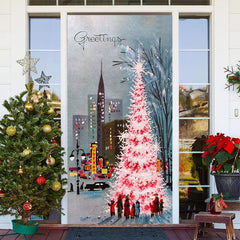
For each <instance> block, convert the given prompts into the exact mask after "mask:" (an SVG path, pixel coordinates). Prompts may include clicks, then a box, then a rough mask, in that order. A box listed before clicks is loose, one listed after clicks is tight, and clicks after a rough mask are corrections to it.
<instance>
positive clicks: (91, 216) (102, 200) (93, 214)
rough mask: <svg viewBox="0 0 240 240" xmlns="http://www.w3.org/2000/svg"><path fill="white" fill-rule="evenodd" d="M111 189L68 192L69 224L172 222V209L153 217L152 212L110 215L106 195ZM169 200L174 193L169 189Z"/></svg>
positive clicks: (170, 200)
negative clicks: (127, 216) (136, 215)
mask: <svg viewBox="0 0 240 240" xmlns="http://www.w3.org/2000/svg"><path fill="white" fill-rule="evenodd" d="M108 192H109V189H105V190H99V191H81V192H80V194H79V195H77V194H76V192H69V193H68V222H69V224H163V223H165V224H166V223H172V210H171V207H170V208H169V209H165V210H164V212H163V214H162V215H160V216H154V217H152V218H151V216H150V213H149V215H147V214H140V216H139V218H134V219H131V218H130V219H125V217H124V216H123V217H122V218H120V219H119V218H118V217H117V211H116V216H113V217H110V210H109V206H108V205H107V203H108V201H107V198H106V196H107V195H108ZM168 199H169V202H172V193H171V191H170V190H168Z"/></svg>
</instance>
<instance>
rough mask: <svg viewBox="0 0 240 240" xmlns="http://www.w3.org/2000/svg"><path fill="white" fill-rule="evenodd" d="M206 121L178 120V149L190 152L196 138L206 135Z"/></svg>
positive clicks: (207, 121)
mask: <svg viewBox="0 0 240 240" xmlns="http://www.w3.org/2000/svg"><path fill="white" fill-rule="evenodd" d="M208 125H209V120H208V119H180V120H179V138H180V139H179V149H180V151H191V150H192V144H193V143H194V142H195V138H196V137H202V135H208V127H209V126H208Z"/></svg>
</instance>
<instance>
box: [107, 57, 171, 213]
mask: <svg viewBox="0 0 240 240" xmlns="http://www.w3.org/2000/svg"><path fill="white" fill-rule="evenodd" d="M133 70H134V73H135V76H136V79H135V81H134V87H133V89H132V92H131V96H132V98H131V106H130V113H129V116H128V117H129V119H130V122H129V127H128V131H127V132H125V133H123V134H122V135H121V138H122V140H123V146H122V154H121V156H120V162H119V164H118V166H117V168H116V181H115V183H114V186H113V190H112V192H111V196H112V197H114V199H115V200H117V199H118V197H119V195H121V196H122V197H124V196H126V195H129V200H130V203H135V202H136V200H139V201H140V206H141V213H150V203H152V201H153V198H154V194H156V193H157V194H158V196H159V198H160V199H163V201H164V207H166V204H167V199H166V194H165V193H166V186H165V183H164V181H163V178H162V176H161V173H160V172H158V171H157V152H158V147H157V145H156V143H155V142H154V136H153V134H152V132H151V121H150V119H149V115H150V112H149V110H148V108H147V102H146V98H145V93H144V84H143V81H142V73H143V72H144V67H143V63H142V62H141V61H140V58H139V57H138V61H137V63H135V65H134V67H133Z"/></svg>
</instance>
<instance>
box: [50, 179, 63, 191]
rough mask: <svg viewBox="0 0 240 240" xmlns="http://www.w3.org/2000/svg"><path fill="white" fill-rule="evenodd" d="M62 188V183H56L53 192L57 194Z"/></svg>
mask: <svg viewBox="0 0 240 240" xmlns="http://www.w3.org/2000/svg"><path fill="white" fill-rule="evenodd" d="M61 187H62V185H61V183H60V182H58V181H55V182H54V183H53V185H52V190H53V191H55V192H57V191H59V190H60V189H61Z"/></svg>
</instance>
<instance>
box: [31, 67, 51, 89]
mask: <svg viewBox="0 0 240 240" xmlns="http://www.w3.org/2000/svg"><path fill="white" fill-rule="evenodd" d="M51 77H52V76H46V75H45V73H44V72H43V71H42V73H41V77H40V78H36V79H34V81H35V82H37V83H38V84H39V90H41V88H43V87H47V88H50V85H49V80H50V78H51Z"/></svg>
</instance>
